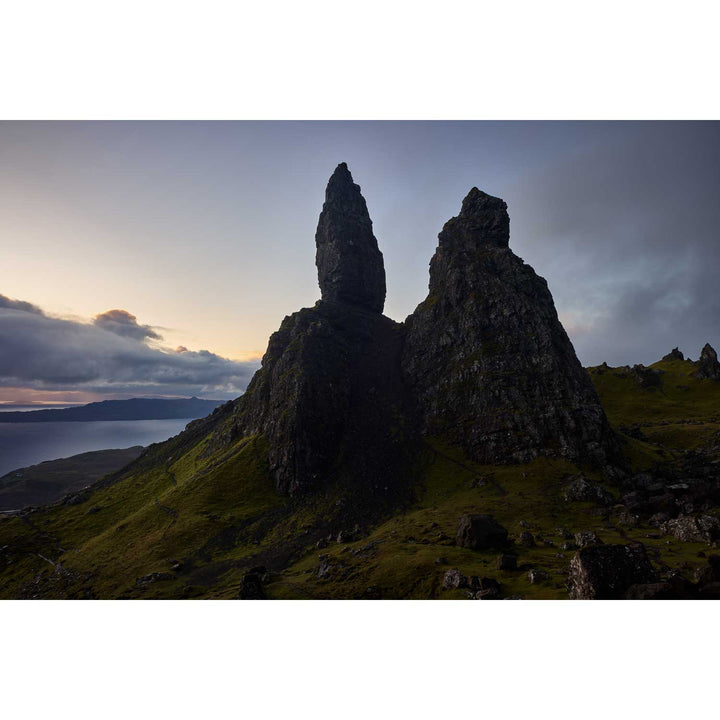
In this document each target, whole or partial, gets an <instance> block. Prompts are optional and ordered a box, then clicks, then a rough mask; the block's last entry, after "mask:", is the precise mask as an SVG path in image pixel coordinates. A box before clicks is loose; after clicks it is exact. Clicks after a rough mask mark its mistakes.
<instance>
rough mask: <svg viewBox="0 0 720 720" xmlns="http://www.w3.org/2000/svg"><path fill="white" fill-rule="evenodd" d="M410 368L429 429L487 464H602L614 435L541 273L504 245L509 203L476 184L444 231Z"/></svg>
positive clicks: (416, 326) (409, 348) (414, 329)
mask: <svg viewBox="0 0 720 720" xmlns="http://www.w3.org/2000/svg"><path fill="white" fill-rule="evenodd" d="M438 239H439V245H438V248H437V250H436V252H435V255H434V256H433V258H432V260H431V262H430V283H429V294H428V297H427V299H426V300H425V301H424V302H423V303H421V304H420V305H419V306H418V307H417V309H416V310H415V312H414V313H413V314H412V315H410V317H408V318H407V320H406V326H407V338H406V342H405V348H404V352H403V370H404V373H405V376H406V378H407V379H408V381H409V383H410V386H411V392H412V393H413V395H414V397H415V398H416V399H417V403H418V407H419V408H420V413H421V426H422V432H423V433H424V434H427V435H441V436H444V437H446V438H448V439H450V440H451V441H453V442H455V443H459V444H461V445H462V446H463V447H464V448H465V450H466V451H467V452H468V453H469V454H470V456H471V457H472V458H473V459H475V460H477V461H480V462H487V463H496V462H500V463H502V462H508V461H527V460H529V459H532V458H534V457H536V456H538V455H556V456H563V457H567V458H569V459H572V460H576V461H577V460H579V461H582V460H586V461H588V460H589V461H592V462H595V463H598V464H601V465H602V464H605V463H606V462H607V461H608V459H609V458H610V457H611V456H613V455H614V454H615V446H614V437H613V434H612V432H611V430H610V427H609V425H608V422H607V419H606V417H605V413H604V411H603V409H602V407H601V405H600V401H599V400H598V397H597V394H596V393H595V390H594V388H593V386H592V383H591V381H590V378H589V376H588V374H587V373H586V372H585V370H584V369H583V368H582V366H581V365H580V362H579V360H578V359H577V356H576V355H575V350H574V348H573V346H572V343H571V342H570V340H569V338H568V336H567V334H566V333H565V330H564V329H563V327H562V325H561V324H560V321H559V320H558V317H557V312H556V311H555V306H554V303H553V299H552V296H551V294H550V291H549V290H548V286H547V283H546V282H545V280H544V279H543V278H541V277H539V276H538V275H536V274H535V272H534V270H533V269H532V268H531V267H529V266H528V265H526V264H525V263H524V262H523V261H522V260H521V259H520V258H519V257H517V256H516V255H515V254H514V253H513V252H512V251H511V250H510V248H509V239H510V220H509V217H508V213H507V205H506V204H505V202H504V201H503V200H501V199H500V198H496V197H492V196H490V195H487V194H486V193H484V192H481V191H480V190H478V189H477V188H473V189H472V190H471V191H470V193H469V194H468V195H467V197H466V198H465V199H464V201H463V203H462V209H461V211H460V214H459V215H458V216H457V217H454V218H452V219H451V220H448V222H447V223H445V226H444V227H443V229H442V232H441V233H440V235H439V236H438Z"/></svg>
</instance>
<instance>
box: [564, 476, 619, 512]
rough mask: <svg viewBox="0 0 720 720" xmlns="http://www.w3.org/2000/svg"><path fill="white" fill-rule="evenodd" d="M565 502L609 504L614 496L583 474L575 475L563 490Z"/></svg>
mask: <svg viewBox="0 0 720 720" xmlns="http://www.w3.org/2000/svg"><path fill="white" fill-rule="evenodd" d="M563 499H564V500H565V501H566V502H592V503H598V504H599V505H609V504H610V503H612V502H614V500H615V498H613V496H612V495H611V494H610V493H609V492H608V491H607V490H605V488H603V487H602V486H600V485H598V484H597V483H594V482H592V481H591V480H588V479H587V478H586V477H585V476H584V475H577V476H575V477H574V478H573V480H572V482H571V483H570V484H569V485H567V487H566V488H565V489H564V491H563Z"/></svg>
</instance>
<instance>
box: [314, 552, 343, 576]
mask: <svg viewBox="0 0 720 720" xmlns="http://www.w3.org/2000/svg"><path fill="white" fill-rule="evenodd" d="M318 560H319V561H320V563H319V565H318V570H317V576H318V578H319V579H321V580H322V579H326V578H329V577H331V576H333V575H339V574H340V573H341V572H342V571H343V570H344V569H345V567H346V566H345V563H343V562H341V561H340V560H335V559H334V558H333V557H331V556H330V555H318Z"/></svg>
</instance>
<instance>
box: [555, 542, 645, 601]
mask: <svg viewBox="0 0 720 720" xmlns="http://www.w3.org/2000/svg"><path fill="white" fill-rule="evenodd" d="M656 581H657V575H656V573H655V570H654V569H653V567H652V565H651V564H650V560H649V559H648V556H647V553H646V551H645V547H644V545H642V544H641V543H635V544H632V545H596V546H593V547H586V548H583V549H582V550H579V551H578V552H577V553H575V555H574V556H573V558H572V560H571V561H570V572H569V574H568V583H567V584H568V594H569V595H570V598H571V599H573V600H618V599H621V598H622V597H623V596H624V595H625V593H626V592H627V591H628V589H629V588H630V587H631V586H632V585H645V584H647V583H654V582H656Z"/></svg>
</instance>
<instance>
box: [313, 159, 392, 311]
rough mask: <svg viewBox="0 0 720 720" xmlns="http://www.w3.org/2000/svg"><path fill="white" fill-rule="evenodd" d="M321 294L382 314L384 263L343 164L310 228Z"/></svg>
mask: <svg viewBox="0 0 720 720" xmlns="http://www.w3.org/2000/svg"><path fill="white" fill-rule="evenodd" d="M315 244H316V246H317V253H316V256H315V264H316V265H317V269H318V280H319V282H320V290H321V292H322V299H323V300H325V301H327V302H339V303H346V304H348V305H354V306H356V307H362V308H365V309H367V310H371V311H372V312H377V313H381V312H382V311H383V307H384V305H385V266H384V265H383V256H382V253H381V252H380V250H379V249H378V244H377V240H376V239H375V236H374V235H373V231H372V220H370V214H369V213H368V209H367V205H366V203H365V198H364V197H363V196H362V194H361V192H360V186H359V185H356V184H355V183H354V182H353V178H352V175H351V174H350V171H349V170H348V167H347V165H346V164H345V163H340V164H339V165H338V166H337V168H335V172H334V173H333V174H332V176H331V178H330V181H329V182H328V185H327V190H326V191H325V204H324V205H323V209H322V212H321V213H320V220H319V222H318V227H317V232H316V233H315Z"/></svg>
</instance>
